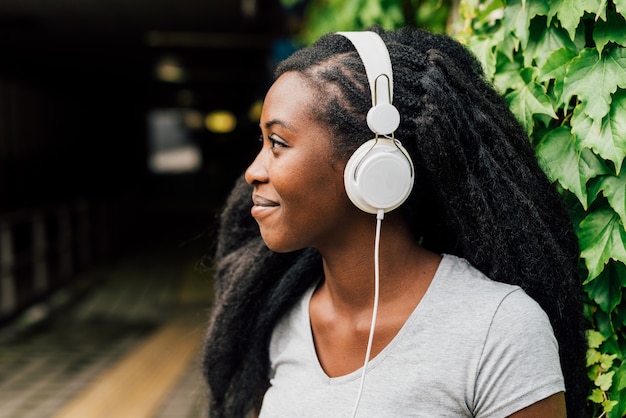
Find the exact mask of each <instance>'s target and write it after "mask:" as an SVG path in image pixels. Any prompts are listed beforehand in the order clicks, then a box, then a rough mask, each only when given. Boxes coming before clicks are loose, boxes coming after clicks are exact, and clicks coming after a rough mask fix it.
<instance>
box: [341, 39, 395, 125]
mask: <svg viewBox="0 0 626 418" xmlns="http://www.w3.org/2000/svg"><path fill="white" fill-rule="evenodd" d="M337 34H338V35H342V36H345V37H346V38H348V39H349V40H350V42H352V44H353V45H354V47H355V48H356V50H357V52H358V53H359V56H360V57H361V61H363V65H364V66H365V73H366V74H367V79H368V81H369V85H370V91H371V94H372V108H371V109H370V111H369V112H368V114H367V126H369V128H370V129H371V130H372V132H374V133H375V134H377V135H390V134H392V133H393V132H394V131H395V130H396V129H398V126H399V125H400V113H398V110H397V109H396V108H395V107H394V106H393V104H392V102H393V72H392V69H391V59H390V57H389V51H388V50H387V46H386V45H385V42H383V40H382V39H381V37H380V36H379V35H378V34H377V33H376V32H371V31H365V32H337Z"/></svg>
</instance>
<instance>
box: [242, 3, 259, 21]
mask: <svg viewBox="0 0 626 418" xmlns="http://www.w3.org/2000/svg"><path fill="white" fill-rule="evenodd" d="M241 14H242V15H243V16H244V17H245V18H247V19H252V18H253V17H254V16H256V0H241Z"/></svg>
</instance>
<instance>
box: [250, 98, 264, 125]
mask: <svg viewBox="0 0 626 418" xmlns="http://www.w3.org/2000/svg"><path fill="white" fill-rule="evenodd" d="M262 110H263V101H262V100H260V99H259V100H257V101H256V102H254V103H252V106H250V110H248V119H250V121H251V122H258V121H260V120H261V111H262Z"/></svg>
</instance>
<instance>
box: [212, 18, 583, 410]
mask: <svg viewBox="0 0 626 418" xmlns="http://www.w3.org/2000/svg"><path fill="white" fill-rule="evenodd" d="M374 31H375V32H378V33H379V34H380V36H381V37H382V39H383V40H384V42H385V44H386V47H387V49H388V51H389V55H390V59H391V64H392V68H393V104H394V105H395V107H396V108H397V109H398V110H399V113H400V126H399V127H398V129H397V130H396V131H395V134H394V136H395V138H398V139H399V140H400V141H401V143H402V145H403V146H404V148H405V149H406V151H407V152H408V154H409V155H410V158H411V159H412V163H413V166H414V176H415V185H414V187H413V189H412V192H411V194H410V196H409V197H408V199H407V201H406V202H405V203H403V204H402V205H401V206H400V207H399V208H398V209H396V210H394V211H391V212H389V213H387V214H385V216H384V222H383V224H384V226H383V227H382V235H381V237H380V255H379V259H380V266H379V268H380V297H379V302H378V305H377V306H378V313H377V315H376V316H375V319H376V322H375V332H374V334H373V335H374V337H373V341H372V345H371V361H369V362H368V363H367V365H368V366H367V369H366V370H365V371H366V373H365V375H366V379H365V381H364V385H363V388H362V389H360V388H359V377H362V376H363V374H361V372H362V371H363V368H362V365H363V360H364V356H365V353H366V346H367V345H368V336H369V327H370V325H371V323H372V322H373V321H372V310H373V305H372V300H374V295H375V286H374V285H373V282H374V281H373V279H372V278H373V277H374V276H375V272H376V269H377V266H376V263H375V260H374V257H372V255H373V253H374V252H373V251H372V248H373V242H374V233H373V230H374V227H373V225H374V223H375V220H374V218H375V217H374V216H373V215H371V214H369V213H366V212H364V211H362V210H360V209H359V208H357V207H356V206H355V205H354V204H352V202H351V201H350V199H349V198H348V196H347V194H346V191H345V189H344V177H343V175H344V173H343V172H344V168H345V166H346V163H347V161H348V159H349V157H350V155H351V154H352V153H353V152H354V151H355V150H356V149H357V148H358V147H359V146H360V145H361V144H362V143H363V142H364V141H366V140H368V139H370V138H372V137H373V135H372V133H371V132H370V130H369V129H368V126H367V124H366V122H365V119H366V117H365V115H366V114H367V112H368V110H369V109H370V107H371V106H372V103H371V95H370V91H369V84H368V79H367V77H366V72H365V69H364V66H363V62H362V60H361V59H360V57H359V55H358V53H357V52H356V50H355V48H354V46H353V45H352V43H351V42H350V41H349V40H348V39H346V38H345V37H344V36H341V35H338V34H330V35H327V36H325V37H322V38H321V39H320V40H319V41H318V42H317V43H316V44H315V45H313V46H312V47H310V48H307V49H304V50H301V51H298V52H296V53H295V54H294V55H293V56H291V57H290V58H288V59H287V60H285V61H284V62H282V63H281V64H280V65H279V67H278V69H277V72H276V81H275V83H274V84H273V85H272V87H271V88H270V90H269V92H268V94H267V96H266V99H265V102H264V108H263V113H262V117H261V131H262V138H261V139H262V143H263V145H262V149H261V151H260V152H259V154H258V156H257V158H256V159H255V161H254V162H253V163H252V165H251V166H250V167H249V168H248V169H247V171H246V173H245V177H244V179H245V182H244V179H241V180H240V181H239V183H238V184H237V185H236V186H235V188H234V190H233V191H232V193H231V196H230V197H229V199H228V201H227V204H226V207H225V208H224V211H223V213H222V215H221V218H220V221H221V230H220V234H219V237H218V248H217V253H216V266H217V275H216V277H217V287H216V304H215V308H214V311H213V314H212V320H211V323H210V326H209V330H208V334H207V338H206V344H205V348H204V363H203V367H204V372H205V377H206V379H207V382H208V387H209V396H210V405H209V415H210V416H212V417H244V416H256V415H258V414H260V416H261V417H263V418H265V417H277V416H292V417H293V416H303V417H308V416H324V417H326V416H332V417H337V416H348V415H349V414H350V412H351V411H353V413H354V412H356V413H358V415H359V416H366V417H367V416H393V417H398V416H429V417H431V416H438V417H439V416H477V417H478V416H480V417H487V416H489V417H491V416H494V417H503V416H512V417H518V418H519V417H539V416H541V417H544V416H545V417H564V416H565V408H566V406H567V416H571V417H575V416H580V415H581V410H582V406H583V402H584V397H585V394H586V387H585V382H586V376H585V368H584V366H585V364H584V356H585V351H586V347H585V340H584V335H583V329H584V324H583V319H582V302H581V289H580V283H579V280H578V275H577V259H578V248H577V241H576V237H575V235H574V233H573V230H572V227H571V225H570V223H569V220H568V216H567V213H566V211H565V210H564V208H563V205H562V204H561V202H560V200H559V196H558V194H557V193H556V192H555V191H554V190H553V187H552V186H551V185H550V184H549V182H548V180H547V179H546V177H545V175H544V174H543V173H542V171H541V170H540V168H539V166H538V164H537V162H536V159H535V156H534V154H533V151H532V149H531V148H530V146H529V143H528V139H527V137H526V136H525V133H524V132H523V130H522V128H521V127H520V125H519V124H518V123H517V122H516V120H515V119H514V117H513V116H512V114H511V113H510V112H509V111H508V109H507V106H506V104H505V103H504V101H503V100H502V99H501V98H500V97H498V95H497V94H496V92H495V91H494V90H493V88H492V87H491V86H490V85H489V84H488V83H487V82H486V81H485V80H484V79H483V75H482V72H481V70H480V66H479V64H478V63H477V61H476V60H475V59H474V58H473V57H472V56H471V54H469V53H468V52H467V51H466V50H465V49H464V48H463V47H462V46H461V45H459V44H458V43H456V42H455V41H453V40H451V39H450V38H447V37H445V36H441V35H433V34H428V33H425V32H421V31H416V30H413V29H408V28H407V29H401V30H398V31H394V32H385V31H382V30H380V29H378V28H374ZM251 209H252V216H253V217H254V218H253V217H252V216H250V215H251V213H250V211H251ZM485 276H486V277H489V279H487V278H486V277H485ZM511 285H515V286H511ZM517 286H519V287H517ZM520 288H521V289H523V290H521V289H520ZM546 315H547V316H546ZM553 332H554V334H553ZM554 336H555V337H556V341H555V340H554ZM557 341H558V345H557ZM368 348H370V347H368ZM361 391H362V392H361ZM355 398H358V399H359V400H356V402H355ZM353 404H355V406H354V408H353Z"/></svg>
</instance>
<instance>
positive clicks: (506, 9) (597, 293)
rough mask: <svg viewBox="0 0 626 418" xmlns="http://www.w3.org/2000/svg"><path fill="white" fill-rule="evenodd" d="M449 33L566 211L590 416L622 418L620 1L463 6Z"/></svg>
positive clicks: (625, 103) (625, 64)
mask: <svg viewBox="0 0 626 418" xmlns="http://www.w3.org/2000/svg"><path fill="white" fill-rule="evenodd" d="M461 4H462V7H461V9H460V10H461V14H462V16H461V18H462V20H463V22H464V24H463V25H457V26H458V27H462V29H461V30H459V31H457V32H456V33H455V36H457V37H458V38H459V39H461V40H463V41H465V42H466V43H467V45H468V46H469V47H470V48H471V49H472V50H473V51H474V53H475V54H476V56H477V57H478V58H479V59H480V60H481V62H482V63H483V66H484V68H485V73H486V74H487V76H488V77H489V78H491V79H492V80H493V82H494V85H495V86H496V87H497V88H498V89H499V91H500V93H501V94H502V95H503V96H504V97H505V98H506V99H507V100H508V102H509V104H510V108H511V110H512V111H513V113H515V115H516V116H517V118H518V119H519V120H520V122H521V123H522V125H523V126H524V127H525V128H526V130H527V132H528V134H529V136H530V140H531V142H532V143H533V144H534V145H535V150H536V153H537V156H538V158H539V160H540V163H541V164H542V167H543V168H544V170H545V171H546V173H547V174H548V177H549V178H550V179H551V180H552V181H554V182H556V183H557V184H558V185H559V187H560V190H561V191H562V194H563V195H564V197H565V199H566V201H568V202H571V205H570V207H571V214H572V221H573V222H574V224H575V227H576V230H577V233H578V238H579V243H580V247H581V280H582V281H584V290H585V295H586V305H587V307H586V314H587V317H588V319H589V320H590V323H591V325H592V329H590V330H589V331H588V334H587V337H588V341H589V352H588V355H587V366H588V375H589V379H590V380H591V382H592V391H591V393H590V394H589V398H588V399H589V410H590V413H592V414H594V415H593V416H608V417H610V418H614V417H622V416H624V415H626V391H624V389H626V298H624V297H623V295H624V289H625V288H626V229H625V227H624V226H625V225H626V170H624V169H623V166H624V160H625V159H626V20H625V18H624V16H625V15H626V0H615V1H611V0H511V1H509V2H507V3H506V5H505V4H503V3H502V2H501V1H500V0H492V1H489V0H487V1H476V0H461Z"/></svg>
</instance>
